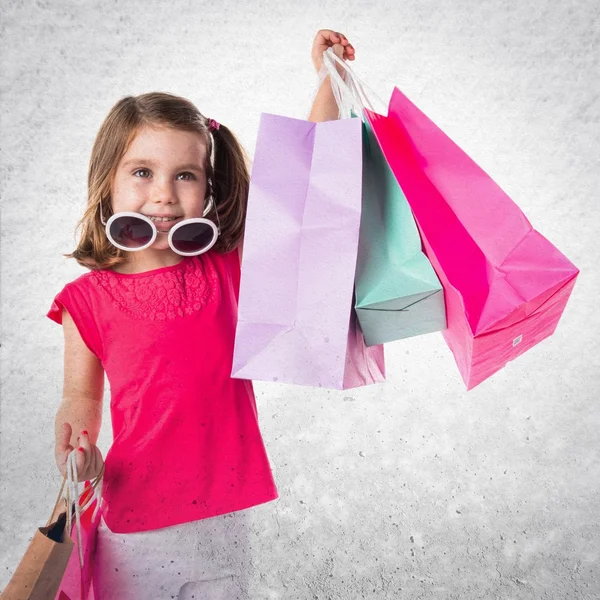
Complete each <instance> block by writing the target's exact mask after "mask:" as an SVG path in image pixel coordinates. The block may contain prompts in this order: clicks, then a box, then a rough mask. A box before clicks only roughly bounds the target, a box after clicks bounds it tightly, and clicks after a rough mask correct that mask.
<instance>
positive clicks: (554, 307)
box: [365, 88, 579, 389]
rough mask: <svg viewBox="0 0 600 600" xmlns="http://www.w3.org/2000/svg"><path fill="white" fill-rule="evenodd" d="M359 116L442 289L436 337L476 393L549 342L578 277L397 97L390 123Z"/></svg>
mask: <svg viewBox="0 0 600 600" xmlns="http://www.w3.org/2000/svg"><path fill="white" fill-rule="evenodd" d="M365 115H366V117H367V119H368V121H369V123H370V124H371V126H372V128H373V131H374V132H375V135H376V137H377V140H378V142H379V144H380V146H381V148H382V150H383V153H384V155H385V157H386V159H387V161H388V163H389V164H390V166H391V168H392V171H393V172H394V175H395V177H396V179H397V181H398V183H399V184H400V187H401V188H402V191H403V192H404V194H405V195H406V198H407V199H408V202H409V204H410V206H411V208H412V211H413V214H414V215H415V218H416V221H417V224H418V227H419V230H420V234H421V237H422V241H423V245H424V250H425V253H426V255H427V257H428V258H429V260H430V261H431V263H432V265H433V267H434V269H435V270H436V273H437V275H438V277H439V278H440V281H441V282H442V285H443V287H444V292H445V300H446V310H447V318H448V328H447V329H446V330H444V331H443V332H442V335H443V336H444V339H445V340H446V342H447V344H448V346H449V347H450V349H451V350H452V352H453V354H454V358H455V360H456V363H457V365H458V368H459V370H460V373H461V375H462V377H463V379H464V381H465V384H466V386H467V389H472V388H474V387H475V386H476V385H478V384H480V383H481V382H482V381H484V380H485V379H487V378H488V377H490V376H491V375H492V374H494V373H495V372H497V371H498V370H500V369H501V368H502V367H503V366H504V365H506V363H507V362H508V361H511V360H513V359H515V358H516V357H517V356H519V355H521V354H523V353H524V352H525V351H527V350H529V349H530V348H532V347H533V346H534V345H536V344H537V343H539V342H540V341H542V340H543V339H545V338H547V337H548V336H550V335H552V333H554V331H555V329H556V326H557V324H558V321H559V319H560V317H561V315H562V313H563V311H564V309H565V306H566V303H567V300H568V298H569V296H570V294H571V291H572V290H573V286H574V284H575V280H576V277H577V275H578V273H579V271H578V269H577V267H575V265H573V263H571V262H570V261H569V260H568V259H567V258H566V257H565V256H564V255H563V254H562V253H561V252H560V251H559V250H558V249H557V248H556V247H555V246H553V245H552V243H550V242H549V241H548V240H547V239H546V238H545V237H544V236H543V235H541V234H540V233H539V232H538V231H536V230H535V229H534V228H533V227H532V225H531V223H530V222H529V221H528V219H527V217H526V216H525V215H524V214H523V212H522V211H521V210H520V209H519V208H518V207H517V205H516V204H515V203H514V202H513V201H512V200H511V199H510V198H509V197H508V196H507V195H506V193H505V192H503V191H502V189H500V187H499V186H498V185H497V184H496V183H495V182H494V181H493V180H492V179H491V177H490V176H489V175H487V173H485V172H484V171H483V169H481V168H480V167H479V166H478V165H477V164H475V162H474V161H473V160H472V159H471V158H469V157H468V156H467V155H466V154H465V152H463V151H462V150H461V149H460V148H459V147H458V146H457V145H456V144H455V143H454V142H453V141H452V140H451V139H450V138H449V137H448V136H446V135H445V134H444V133H443V132H442V131H441V130H440V129H439V128H438V127H437V126H436V125H435V124H434V123H433V122H432V121H431V120H430V119H429V118H428V117H427V116H426V115H425V114H423V112H421V111H420V110H419V109H418V108H417V107H416V106H415V105H414V104H413V103H412V102H411V101H410V100H409V99H408V98H407V97H406V96H405V95H404V94H403V93H402V92H401V91H400V90H399V89H398V88H395V89H394V91H393V93H392V96H391V99H390V102H389V108H388V114H387V115H386V116H383V115H381V114H377V113H375V112H373V111H370V110H366V111H365Z"/></svg>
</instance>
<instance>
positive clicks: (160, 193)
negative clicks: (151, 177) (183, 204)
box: [152, 182, 177, 204]
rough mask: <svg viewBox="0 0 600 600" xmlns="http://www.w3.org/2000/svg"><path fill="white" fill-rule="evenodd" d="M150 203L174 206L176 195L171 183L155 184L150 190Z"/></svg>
mask: <svg viewBox="0 0 600 600" xmlns="http://www.w3.org/2000/svg"><path fill="white" fill-rule="evenodd" d="M152 201H153V202H154V203H156V204H175V203H176V202H177V195H176V193H175V188H174V186H173V184H172V183H170V182H165V183H162V184H161V183H157V184H156V185H155V187H154V189H153V190H152Z"/></svg>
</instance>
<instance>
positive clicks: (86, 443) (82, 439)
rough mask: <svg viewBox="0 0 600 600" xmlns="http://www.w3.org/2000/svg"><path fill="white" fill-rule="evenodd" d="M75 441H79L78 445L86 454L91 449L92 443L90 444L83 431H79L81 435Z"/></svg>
mask: <svg viewBox="0 0 600 600" xmlns="http://www.w3.org/2000/svg"><path fill="white" fill-rule="evenodd" d="M77 439H78V440H79V445H80V446H81V447H82V448H83V449H84V450H85V451H86V452H87V451H88V450H90V449H91V447H92V443H91V442H90V436H89V434H88V432H87V431H86V430H85V429H84V430H82V431H81V433H80V434H79V437H78V438H77Z"/></svg>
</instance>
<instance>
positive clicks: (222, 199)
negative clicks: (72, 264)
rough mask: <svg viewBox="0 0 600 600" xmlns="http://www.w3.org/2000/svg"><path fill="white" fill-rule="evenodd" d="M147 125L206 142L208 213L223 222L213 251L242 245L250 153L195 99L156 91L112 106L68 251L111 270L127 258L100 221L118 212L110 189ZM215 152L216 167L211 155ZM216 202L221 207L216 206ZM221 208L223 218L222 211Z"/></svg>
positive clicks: (79, 259)
mask: <svg viewBox="0 0 600 600" xmlns="http://www.w3.org/2000/svg"><path fill="white" fill-rule="evenodd" d="M144 125H154V126H163V127H172V128H174V129H181V130H184V131H194V132H197V133H199V134H200V135H202V137H203V139H204V142H205V144H206V148H207V150H208V152H207V160H206V162H207V164H206V165H205V169H206V176H207V180H209V182H211V183H212V190H211V186H210V185H209V186H208V191H209V192H212V201H211V202H210V204H209V206H208V207H205V215H204V216H205V217H206V218H207V219H210V220H211V221H213V223H215V224H216V225H218V223H219V222H220V224H221V234H220V235H219V237H218V239H217V241H216V243H215V245H214V246H213V249H214V250H215V251H217V252H220V253H225V252H229V251H231V250H233V249H234V248H236V247H237V245H238V244H239V242H240V241H241V239H242V236H243V233H244V223H245V221H246V206H247V201H248V187H249V183H250V175H249V169H248V164H249V163H248V157H247V155H246V153H245V151H244V149H243V148H242V146H241V144H240V143H239V141H238V139H237V138H236V136H235V135H234V134H233V133H232V132H231V131H230V130H229V129H228V128H227V127H225V126H224V125H220V126H219V129H218V130H213V131H210V130H209V129H208V119H207V118H206V117H204V116H203V115H202V114H201V113H200V112H199V111H198V109H197V108H196V107H195V106H194V104H193V103H192V102H190V101H189V100H186V99H185V98H181V97H180V96H175V95H173V94H169V93H166V92H151V93H147V94H141V95H139V96H126V97H124V98H121V100H119V101H118V102H117V103H116V104H115V105H114V106H113V108H112V109H111V110H110V112H109V113H108V116H107V117H106V119H105V120H104V122H103V123H102V125H101V126H100V130H99V131H98V134H97V136H96V140H95V142H94V146H93V148H92V155H91V158H90V164H89V170H88V200H87V208H86V211H85V213H84V215H83V217H82V219H81V220H80V221H79V223H78V226H77V229H78V230H81V233H80V237H79V242H78V244H77V247H76V248H75V250H74V251H73V252H72V253H70V254H65V256H67V257H68V258H74V259H75V260H76V261H77V262H78V263H79V264H80V265H82V266H84V267H87V268H89V269H106V268H110V267H114V266H115V265H118V264H120V263H122V262H125V260H126V252H123V251H122V250H119V249H118V248H116V247H114V246H113V245H112V244H111V243H110V242H109V240H108V238H107V237H106V232H105V229H104V225H103V224H102V221H101V219H100V211H101V210H102V213H103V216H104V221H105V222H106V221H107V220H108V218H109V217H110V215H111V214H112V208H111V197H110V190H111V185H112V182H113V179H114V176H115V172H116V169H117V166H118V164H119V161H120V160H121V158H122V156H123V155H124V154H125V152H126V151H127V148H128V147H129V145H130V144H131V142H132V141H133V139H134V137H135V136H136V134H137V132H138V131H139V129H140V128H141V127H142V126H144ZM213 152H214V165H213V164H211V160H210V156H211V154H212V153H213ZM215 205H216V206H215ZM215 209H218V221H217V214H216V210H215Z"/></svg>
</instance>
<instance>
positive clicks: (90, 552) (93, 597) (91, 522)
mask: <svg viewBox="0 0 600 600" xmlns="http://www.w3.org/2000/svg"><path fill="white" fill-rule="evenodd" d="M90 483H91V482H89V481H86V482H85V484H84V489H85V490H86V491H85V492H84V493H82V494H81V497H80V498H79V505H80V506H83V505H84V504H85V502H87V501H88V500H89V499H90V498H91V496H92V489H91V486H90ZM88 486H90V487H89V488H88ZM97 502H98V500H94V501H93V502H92V503H91V504H90V505H89V507H88V508H87V510H86V511H85V512H83V513H82V514H81V521H80V522H81V548H82V552H83V569H82V568H81V565H80V562H79V542H78V539H77V531H76V528H75V517H73V525H72V526H71V538H72V539H73V541H74V542H75V546H74V548H73V552H72V553H71V557H70V559H69V562H68V564H67V570H66V571H65V574H64V577H63V579H62V582H61V584H60V587H59V589H58V592H57V594H56V596H55V599H54V600H100V598H99V597H98V594H94V589H93V585H92V581H93V575H94V554H95V549H96V536H97V533H98V526H99V524H100V518H101V514H102V508H100V509H98V511H97V512H96V516H95V517H94V512H95V510H96V506H97Z"/></svg>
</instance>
